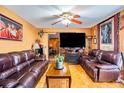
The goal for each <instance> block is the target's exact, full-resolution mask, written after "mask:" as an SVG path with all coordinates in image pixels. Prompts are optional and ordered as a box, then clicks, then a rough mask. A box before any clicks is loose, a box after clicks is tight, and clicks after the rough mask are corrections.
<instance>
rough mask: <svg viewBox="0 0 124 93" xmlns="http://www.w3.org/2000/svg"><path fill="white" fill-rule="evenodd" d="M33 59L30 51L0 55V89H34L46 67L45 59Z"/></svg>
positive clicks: (32, 53)
mask: <svg viewBox="0 0 124 93" xmlns="http://www.w3.org/2000/svg"><path fill="white" fill-rule="evenodd" d="M35 58H36V57H35V54H34V52H32V51H31V50H26V51H21V52H11V53H6V54H0V87H3V88H32V87H35V86H36V84H37V82H38V81H39V79H40V77H41V76H42V75H43V74H44V72H45V71H46V69H47V67H48V62H47V61H46V60H45V59H43V60H42V58H41V60H39V61H36V59H35Z"/></svg>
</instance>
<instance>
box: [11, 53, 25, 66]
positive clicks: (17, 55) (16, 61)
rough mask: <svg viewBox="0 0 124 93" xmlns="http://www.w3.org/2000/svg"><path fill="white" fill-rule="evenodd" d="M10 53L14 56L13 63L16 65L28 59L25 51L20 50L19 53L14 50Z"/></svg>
mask: <svg viewBox="0 0 124 93" xmlns="http://www.w3.org/2000/svg"><path fill="white" fill-rule="evenodd" d="M9 54H10V56H11V57H12V59H13V64H14V65H15V66H16V65H18V64H20V63H23V62H25V61H26V56H25V55H24V53H21V52H18V53H15V52H14V53H13V52H11V53H9Z"/></svg>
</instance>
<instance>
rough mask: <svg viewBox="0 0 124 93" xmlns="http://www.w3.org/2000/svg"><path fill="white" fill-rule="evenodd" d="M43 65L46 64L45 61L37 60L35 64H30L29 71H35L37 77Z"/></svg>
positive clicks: (41, 71)
mask: <svg viewBox="0 0 124 93" xmlns="http://www.w3.org/2000/svg"><path fill="white" fill-rule="evenodd" d="M45 65H46V63H45V62H38V63H37V64H35V65H34V66H32V68H31V70H30V71H31V72H34V73H36V77H37V78H38V77H39V76H40V74H42V73H43V70H44V67H45Z"/></svg>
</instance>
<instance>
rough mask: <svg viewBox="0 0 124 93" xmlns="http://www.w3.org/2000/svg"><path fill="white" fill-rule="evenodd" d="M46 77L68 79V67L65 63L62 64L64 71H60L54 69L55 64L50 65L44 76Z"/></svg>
mask: <svg viewBox="0 0 124 93" xmlns="http://www.w3.org/2000/svg"><path fill="white" fill-rule="evenodd" d="M46 76H47V77H53V78H54V77H56V78H57V77H60V78H61V77H70V76H71V74H70V70H69V66H68V64H67V63H64V69H62V70H57V69H56V68H55V64H51V66H50V68H49V69H48V72H47V74H46Z"/></svg>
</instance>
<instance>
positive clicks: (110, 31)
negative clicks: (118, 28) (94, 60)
mask: <svg viewBox="0 0 124 93" xmlns="http://www.w3.org/2000/svg"><path fill="white" fill-rule="evenodd" d="M99 31H100V49H103V50H114V18H111V19H109V20H107V21H105V22H103V23H101V24H100V28H99Z"/></svg>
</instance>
